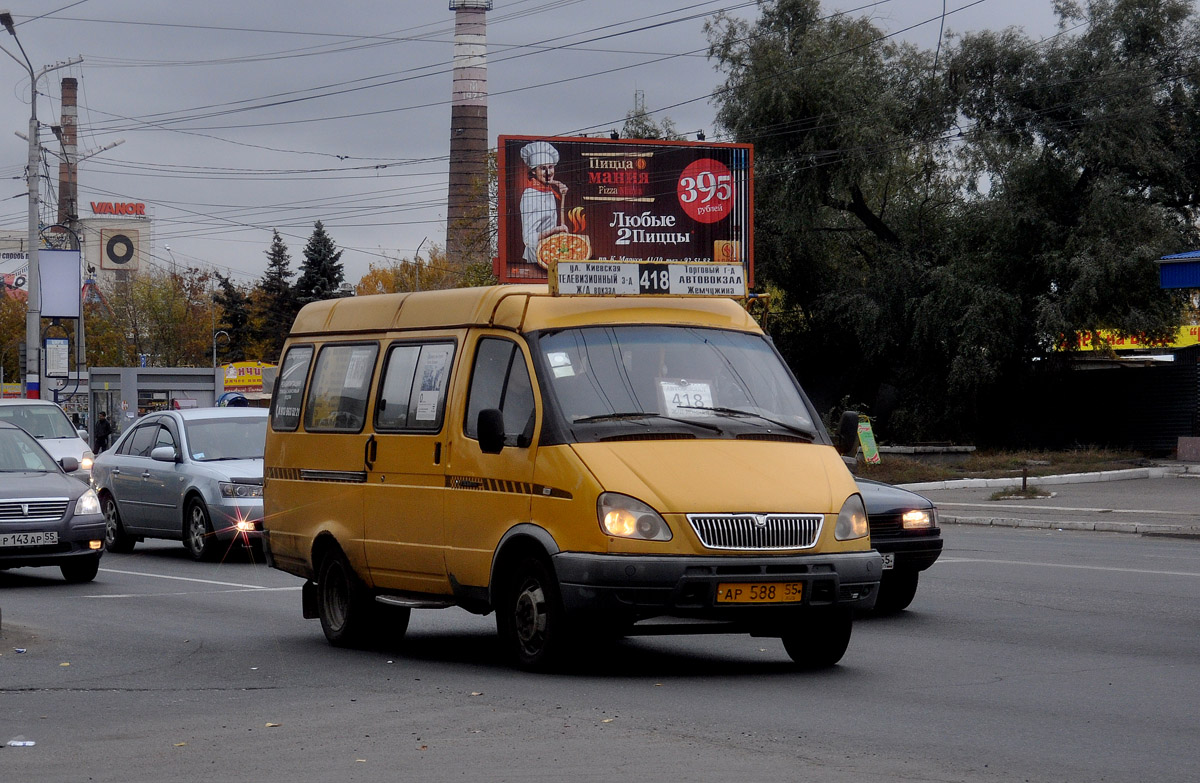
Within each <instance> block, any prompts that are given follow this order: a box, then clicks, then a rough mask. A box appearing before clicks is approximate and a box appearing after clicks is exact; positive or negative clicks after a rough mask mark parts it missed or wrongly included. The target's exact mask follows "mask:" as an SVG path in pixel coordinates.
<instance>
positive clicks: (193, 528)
mask: <svg viewBox="0 0 1200 783" xmlns="http://www.w3.org/2000/svg"><path fill="white" fill-rule="evenodd" d="M186 521H187V525H186V527H185V528H184V531H183V544H184V546H186V547H187V550H188V552H189V553H190V554H191V556H192V558H193V559H194V560H207V559H208V558H209V556H210V555H211V554H212V552H213V549H214V548H215V544H214V541H213V532H212V525H211V524H209V521H208V510H207V509H205V507H204V503H203V502H202V501H199V500H194V501H192V502H191V504H189V505H188V511H187V516H186Z"/></svg>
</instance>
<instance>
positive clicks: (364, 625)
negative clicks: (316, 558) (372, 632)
mask: <svg viewBox="0 0 1200 783" xmlns="http://www.w3.org/2000/svg"><path fill="white" fill-rule="evenodd" d="M371 604H372V601H371V598H370V596H369V595H367V591H366V588H365V587H364V586H363V583H362V582H361V581H359V579H358V576H357V575H356V574H355V573H354V569H353V568H351V567H350V563H349V562H348V561H347V560H346V556H345V555H343V554H342V553H341V551H334V552H330V553H329V554H328V555H326V556H325V558H324V559H323V560H321V570H320V573H319V574H318V575H317V612H318V614H319V615H320V617H321V630H322V631H324V632H325V638H326V639H328V640H329V643H330V644H332V645H333V646H334V647H353V646H355V645H358V644H360V643H361V642H362V640H363V639H364V638H365V637H366V635H367V630H368V627H369V625H370V613H371ZM407 625H408V624H407V623H405V626H406V627H407Z"/></svg>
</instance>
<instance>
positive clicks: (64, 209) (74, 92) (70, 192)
mask: <svg viewBox="0 0 1200 783" xmlns="http://www.w3.org/2000/svg"><path fill="white" fill-rule="evenodd" d="M78 95H79V82H78V80H76V79H74V78H72V77H69V76H68V77H67V78H65V79H63V80H62V118H61V119H60V120H59V122H61V123H62V125H61V126H60V128H59V129H56V130H55V135H56V136H58V137H59V141H60V142H61V143H62V148H63V157H62V158H61V160H60V161H59V163H58V222H59V223H61V224H62V225H64V226H71V227H74V225H75V221H77V220H78V219H79V179H78V174H77V173H76V171H75V164H76V159H77V157H78V155H79V148H78V146H77V145H78V140H77V136H76V132H77V126H78V124H79V103H78Z"/></svg>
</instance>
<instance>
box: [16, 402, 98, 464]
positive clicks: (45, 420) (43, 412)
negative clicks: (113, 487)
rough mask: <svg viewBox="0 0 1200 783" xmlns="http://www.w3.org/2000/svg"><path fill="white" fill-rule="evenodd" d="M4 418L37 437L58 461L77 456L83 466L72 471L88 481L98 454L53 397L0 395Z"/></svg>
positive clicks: (77, 460) (76, 458)
mask: <svg viewBox="0 0 1200 783" xmlns="http://www.w3.org/2000/svg"><path fill="white" fill-rule="evenodd" d="M0 422H8V423H9V424H15V425H17V426H18V427H20V428H21V429H23V430H25V431H26V432H28V433H29V434H30V435H32V436H33V437H35V438H37V439H38V443H40V444H42V448H44V449H45V450H46V451H47V452H49V453H50V456H51V457H53V458H54V460H55V462H59V463H60V464H61V461H62V458H63V457H74V458H75V461H76V462H78V463H79V467H78V468H77V469H76V470H73V471H71V473H70V475H72V476H74V477H75V478H77V479H79V480H80V481H82V482H84V483H85V484H86V483H88V481H89V479H90V478H91V476H92V461H93V460H94V459H95V455H94V454H93V453H92V449H91V447H89V446H88V444H87V441H86V440H84V439H83V438H82V437H80V434H79V430H77V429H75V426H74V425H73V424H71V420H70V419H68V418H67V414H66V413H65V412H64V411H63V409H62V408H60V407H59V406H58V405H56V404H55V403H53V402H51V401H50V400H28V399H12V398H10V399H0Z"/></svg>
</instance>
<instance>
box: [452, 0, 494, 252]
mask: <svg viewBox="0 0 1200 783" xmlns="http://www.w3.org/2000/svg"><path fill="white" fill-rule="evenodd" d="M491 9H492V2H491V0H450V10H451V11H454V84H453V87H452V96H451V99H452V100H451V105H450V187H449V192H448V198H447V204H446V256H447V258H448V260H449V261H450V262H451V263H453V264H455V265H459V264H468V263H476V262H487V261H488V260H489V259H488V254H489V249H490V237H489V236H488V182H487V150H488V125H487V21H486V15H487V12H488V11H490V10H491Z"/></svg>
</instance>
